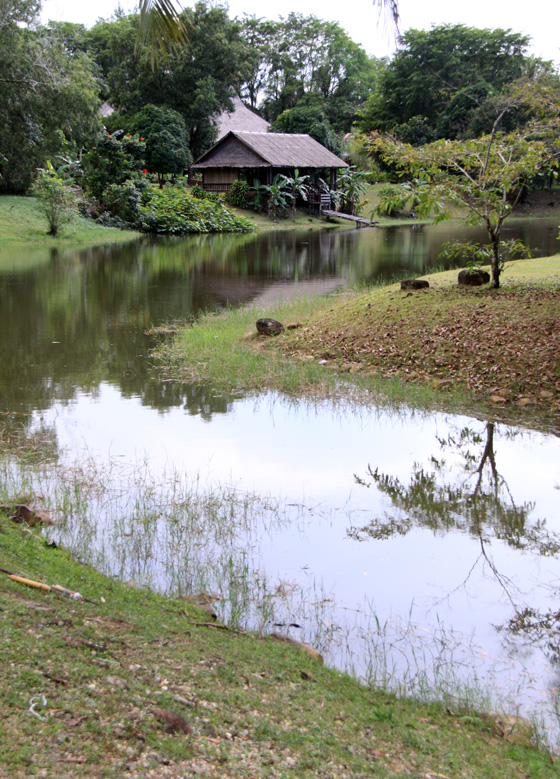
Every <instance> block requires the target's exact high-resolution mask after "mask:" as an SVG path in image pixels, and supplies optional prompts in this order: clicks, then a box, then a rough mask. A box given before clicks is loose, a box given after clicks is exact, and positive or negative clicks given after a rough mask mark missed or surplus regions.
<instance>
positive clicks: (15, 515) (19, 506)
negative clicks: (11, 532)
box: [0, 503, 54, 527]
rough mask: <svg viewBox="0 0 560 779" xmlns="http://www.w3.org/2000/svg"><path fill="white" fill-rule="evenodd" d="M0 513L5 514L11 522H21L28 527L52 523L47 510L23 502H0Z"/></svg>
mask: <svg viewBox="0 0 560 779" xmlns="http://www.w3.org/2000/svg"><path fill="white" fill-rule="evenodd" d="M0 514H5V516H7V517H8V519H11V520H12V522H21V523H24V524H26V525H27V526H28V527H35V526H36V525H54V520H53V519H52V517H51V516H50V514H49V513H48V511H43V510H42V509H33V508H30V507H29V506H25V505H24V504H23V503H2V504H0Z"/></svg>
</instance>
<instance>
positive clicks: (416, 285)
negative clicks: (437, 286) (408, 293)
mask: <svg viewBox="0 0 560 779" xmlns="http://www.w3.org/2000/svg"><path fill="white" fill-rule="evenodd" d="M429 286H430V282H429V281H426V280H425V279H405V280H404V281H401V289H428V287H429Z"/></svg>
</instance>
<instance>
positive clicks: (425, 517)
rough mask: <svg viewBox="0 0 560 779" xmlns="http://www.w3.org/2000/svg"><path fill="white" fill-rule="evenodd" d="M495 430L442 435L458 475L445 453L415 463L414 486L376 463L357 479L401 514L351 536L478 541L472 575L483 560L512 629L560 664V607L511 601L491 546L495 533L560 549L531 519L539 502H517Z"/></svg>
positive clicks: (526, 546) (543, 549) (552, 551)
mask: <svg viewBox="0 0 560 779" xmlns="http://www.w3.org/2000/svg"><path fill="white" fill-rule="evenodd" d="M494 434H495V425H494V424H493V423H492V422H488V423H487V424H486V429H485V434H484V435H480V434H479V433H477V432H475V431H473V430H471V429H470V428H464V429H463V430H461V431H460V433H459V434H458V435H455V436H453V435H449V436H448V437H447V438H446V439H442V438H438V439H437V440H438V443H439V445H440V449H441V450H442V451H443V452H444V453H445V452H449V453H450V454H451V453H452V454H454V455H459V458H460V464H461V470H462V473H461V474H459V475H458V474H457V473H456V472H455V473H453V468H452V465H448V464H447V462H446V460H445V457H441V458H439V459H438V458H436V457H433V456H432V457H431V467H430V469H429V470H426V469H424V468H423V467H422V466H421V465H419V464H417V463H415V464H414V466H413V470H412V474H411V476H410V481H409V483H408V485H406V484H403V483H402V482H401V481H400V480H399V479H398V478H396V477H394V476H390V475H388V474H385V473H380V472H379V469H378V468H376V469H375V470H373V469H372V468H371V466H370V467H368V477H369V478H368V479H367V480H365V479H362V478H359V477H358V476H355V477H354V478H355V479H356V482H357V483H358V484H360V485H362V486H365V487H371V485H372V484H374V485H375V486H376V487H377V489H378V490H379V491H380V492H381V493H383V494H385V495H386V496H387V497H388V498H390V500H391V503H392V505H393V507H394V509H395V510H396V513H395V515H394V516H393V515H390V514H389V513H386V514H385V516H383V517H382V518H378V519H374V520H372V521H370V522H369V524H368V525H366V526H365V527H362V528H352V529H351V530H350V531H349V535H351V536H352V537H353V538H356V539H359V540H364V539H365V538H374V539H386V538H390V537H392V536H396V535H405V534H407V533H409V532H410V531H411V530H412V529H414V528H416V527H423V528H428V529H431V530H433V531H434V532H440V533H441V532H447V531H452V530H460V531H461V530H462V531H464V532H467V533H469V534H470V535H472V536H473V537H475V538H477V539H478V542H479V548H480V553H479V555H478V557H477V559H476V560H475V562H474V564H473V566H472V568H471V572H470V573H469V575H468V577H467V579H468V578H470V575H471V573H472V571H473V570H474V569H475V567H476V566H477V565H478V564H479V562H480V561H482V562H483V563H484V565H485V566H487V568H488V569H489V570H490V571H491V572H492V574H493V576H494V578H495V580H496V581H497V582H498V583H499V585H500V586H501V588H502V589H503V591H504V593H505V594H506V596H507V597H508V599H509V600H510V602H511V604H512V606H513V609H514V611H515V616H514V617H512V618H511V619H510V620H509V621H508V622H507V624H506V626H505V627H506V629H507V630H508V632H509V633H510V634H514V635H526V636H527V637H528V638H529V639H530V641H531V643H533V644H534V643H536V642H540V643H542V644H543V645H544V647H545V650H546V651H547V653H548V654H549V656H550V659H551V660H552V661H553V662H558V663H560V610H550V611H548V612H544V611H540V610H539V609H535V608H532V607H523V608H522V609H520V608H519V607H518V606H517V604H516V603H515V601H514V598H513V594H512V593H513V592H514V590H515V587H514V585H513V584H512V582H511V581H510V580H509V579H507V578H506V577H505V576H504V575H503V574H502V573H501V572H500V571H499V570H498V568H497V567H496V565H495V563H494V561H493V560H492V558H491V556H490V555H489V554H488V551H487V543H488V541H489V540H490V539H491V538H496V539H499V540H501V541H503V542H505V543H506V544H508V545H509V546H511V547H513V548H515V549H519V550H524V551H532V552H534V553H536V554H538V555H541V556H554V555H556V554H557V553H558V552H559V551H560V536H558V534H553V533H550V532H549V531H548V529H547V527H546V522H545V520H536V521H533V522H531V521H530V515H531V512H532V511H533V508H534V504H533V503H531V502H526V503H523V504H521V505H520V506H517V505H516V504H515V502H514V499H513V496H512V494H511V491H510V489H509V487H508V485H507V483H506V482H505V480H504V479H503V478H502V477H501V476H500V474H499V471H498V467H497V464H496V452H495V446H494ZM453 476H455V478H453ZM464 584H465V582H463V584H461V585H460V586H461V587H462V586H463V585H464Z"/></svg>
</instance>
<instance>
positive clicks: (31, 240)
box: [0, 195, 140, 251]
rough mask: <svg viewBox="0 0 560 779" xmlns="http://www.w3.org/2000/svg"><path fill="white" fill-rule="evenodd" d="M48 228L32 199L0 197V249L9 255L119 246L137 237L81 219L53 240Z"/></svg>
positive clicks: (132, 233) (124, 231)
mask: <svg viewBox="0 0 560 779" xmlns="http://www.w3.org/2000/svg"><path fill="white" fill-rule="evenodd" d="M47 232H48V225H47V221H46V218H45V217H44V216H43V215H42V213H41V209H40V206H39V205H38V204H37V202H36V200H35V198H32V197H14V196H9V195H3V196H1V197H0V246H1V247H2V248H4V247H6V248H8V247H9V249H10V251H12V250H13V249H14V248H17V247H18V246H19V247H21V248H22V249H28V248H29V247H31V246H33V247H43V248H44V247H48V248H56V249H66V248H76V247H78V246H83V245H85V244H87V245H89V246H93V245H95V244H105V243H120V242H125V241H130V240H133V239H134V238H137V237H139V235H140V233H135V232H132V231H128V230H116V229H114V228H112V227H102V226H100V225H98V224H96V223H95V222H94V221H93V220H92V219H85V218H84V217H82V216H76V218H75V219H74V220H73V221H72V222H71V223H70V224H68V225H65V226H64V227H63V228H62V229H61V232H60V235H59V236H57V237H56V238H52V237H51V236H49V235H47Z"/></svg>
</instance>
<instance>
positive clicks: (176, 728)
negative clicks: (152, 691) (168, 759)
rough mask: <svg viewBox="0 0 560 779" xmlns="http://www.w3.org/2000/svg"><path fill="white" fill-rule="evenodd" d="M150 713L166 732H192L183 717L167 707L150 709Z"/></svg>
mask: <svg viewBox="0 0 560 779" xmlns="http://www.w3.org/2000/svg"><path fill="white" fill-rule="evenodd" d="M150 711H151V713H152V714H153V715H154V717H156V718H157V719H158V720H159V721H160V722H161V723H162V725H163V726H164V729H165V732H166V733H187V734H188V733H192V728H191V726H190V725H189V723H188V722H187V720H186V719H185V718H184V717H181V715H180V714H176V713H175V712H174V711H169V710H168V709H150Z"/></svg>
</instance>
